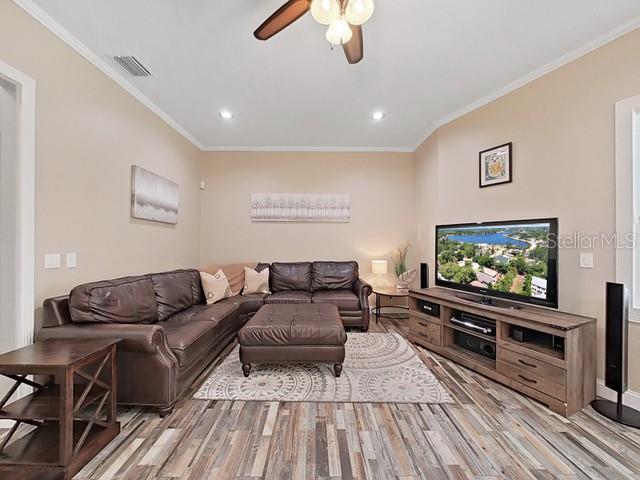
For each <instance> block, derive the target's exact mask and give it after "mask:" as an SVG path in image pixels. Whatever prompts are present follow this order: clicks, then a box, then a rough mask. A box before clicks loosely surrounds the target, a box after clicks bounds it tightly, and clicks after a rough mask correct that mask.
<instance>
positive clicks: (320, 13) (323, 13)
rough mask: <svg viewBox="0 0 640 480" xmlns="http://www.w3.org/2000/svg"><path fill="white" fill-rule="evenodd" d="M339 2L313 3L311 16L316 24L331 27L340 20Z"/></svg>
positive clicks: (314, 1)
mask: <svg viewBox="0 0 640 480" xmlns="http://www.w3.org/2000/svg"><path fill="white" fill-rule="evenodd" d="M340 13H341V9H340V1H339V0H313V1H312V2H311V15H313V18H314V19H315V20H316V22H318V23H321V24H322V25H331V24H332V23H334V22H335V21H336V20H338V19H339V18H340Z"/></svg>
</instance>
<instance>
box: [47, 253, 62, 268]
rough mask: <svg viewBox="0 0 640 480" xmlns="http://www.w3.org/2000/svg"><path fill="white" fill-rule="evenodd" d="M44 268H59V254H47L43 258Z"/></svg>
mask: <svg viewBox="0 0 640 480" xmlns="http://www.w3.org/2000/svg"><path fill="white" fill-rule="evenodd" d="M44 268H46V269H51V268H60V254H59V253H47V254H45V256H44Z"/></svg>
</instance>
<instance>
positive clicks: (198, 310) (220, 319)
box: [159, 304, 239, 367]
mask: <svg viewBox="0 0 640 480" xmlns="http://www.w3.org/2000/svg"><path fill="white" fill-rule="evenodd" d="M237 311H238V306H237V305H233V304H230V305H220V304H215V305H194V306H193V307H191V308H188V309H187V310H184V311H182V312H179V313H177V314H175V315H174V316H172V317H171V318H169V319H168V320H167V321H165V322H161V323H159V325H162V328H164V332H165V335H166V337H167V343H168V344H169V348H171V351H172V352H173V353H174V355H175V356H176V358H177V359H178V363H179V364H180V366H181V367H183V366H185V365H189V364H191V363H192V362H194V361H196V360H197V359H198V358H200V357H201V354H202V353H203V352H205V351H206V350H208V349H210V348H212V347H213V346H214V345H215V344H216V343H217V342H219V341H220V339H221V338H222V337H223V336H224V334H225V333H226V332H229V331H230V330H237V329H238V327H239V325H238V315H237V313H236V312H237Z"/></svg>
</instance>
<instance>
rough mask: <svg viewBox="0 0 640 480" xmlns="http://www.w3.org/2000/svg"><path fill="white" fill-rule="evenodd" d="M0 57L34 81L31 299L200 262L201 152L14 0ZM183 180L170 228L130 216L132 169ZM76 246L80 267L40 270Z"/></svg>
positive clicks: (0, 39) (2, 10)
mask: <svg viewBox="0 0 640 480" xmlns="http://www.w3.org/2000/svg"><path fill="white" fill-rule="evenodd" d="M0 18H1V19H2V28H1V29H0V59H1V60H2V61H4V62H6V63H8V64H9V65H11V66H13V67H14V68H16V69H18V70H20V71H22V72H23V73H25V74H27V75H29V76H31V77H32V78H34V79H35V80H36V82H37V131H36V142H37V143H36V305H37V306H40V305H41V304H42V300H43V299H44V298H45V297H47V296H51V295H57V294H62V293H65V292H68V290H69V289H70V288H71V287H72V286H74V285H76V284H78V283H80V282H83V281H88V280H96V279H101V278H108V277H113V276H117V275H126V274H132V273H141V272H145V271H149V270H162V269H168V268H173V267H183V266H190V265H191V266H196V265H197V264H198V260H199V238H200V231H199V230H200V203H199V202H200V192H199V189H198V182H199V163H198V158H199V155H200V152H199V151H198V150H197V149H196V148H194V147H193V146H192V145H191V144H190V143H189V142H187V141H186V140H185V139H184V138H182V137H181V136H180V135H179V134H177V133H176V132H175V131H174V130H173V129H172V128H170V127H169V126H167V125H166V124H165V123H164V122H163V121H162V120H160V119H159V118H158V117H156V116H155V115H154V114H153V113H151V112H150V111H149V110H148V109H147V108H146V107H144V106H143V105H142V104H141V103H139V102H138V101H136V100H135V99H134V98H133V97H131V96H130V95H128V94H127V93H126V92H125V91H124V90H123V89H121V88H120V87H119V86H118V85H117V84H115V83H114V82H113V81H112V80H111V79H109V78H108V77H107V76H105V75H104V74H103V73H101V72H100V71H99V70H97V69H96V68H94V67H93V66H92V65H91V64H89V63H88V62H87V61H86V60H84V59H83V58H82V57H81V56H80V55H78V54H77V53H76V52H75V51H73V50H72V49H71V48H70V47H69V46H67V45H66V44H65V43H64V42H63V41H62V40H60V39H58V37H56V36H55V35H54V34H52V33H51V32H49V31H48V30H47V29H46V28H44V27H43V26H41V25H40V24H39V23H38V22H36V21H35V20H33V18H31V17H30V16H29V15H27V14H26V13H25V12H24V11H22V10H21V9H20V8H19V7H17V6H16V5H14V4H13V2H10V1H3V2H0ZM133 163H136V164H139V165H141V166H144V167H145V168H147V169H149V170H152V171H154V172H156V173H158V174H160V175H163V176H166V177H168V178H170V179H172V180H174V181H176V182H178V183H179V184H180V223H179V225H177V226H176V227H173V226H163V225H161V224H156V223H150V222H143V221H135V220H131V219H130V216H129V203H130V175H131V173H130V169H131V165H132V164H133ZM48 252H59V253H64V252H77V254H78V268H76V269H69V270H67V269H64V268H63V269H60V270H46V271H45V270H44V269H43V264H44V258H43V257H44V254H45V253H48Z"/></svg>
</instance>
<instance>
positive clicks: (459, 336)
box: [453, 330, 496, 360]
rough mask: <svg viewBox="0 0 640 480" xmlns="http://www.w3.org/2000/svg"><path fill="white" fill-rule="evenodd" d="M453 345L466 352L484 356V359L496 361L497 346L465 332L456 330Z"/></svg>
mask: <svg viewBox="0 0 640 480" xmlns="http://www.w3.org/2000/svg"><path fill="white" fill-rule="evenodd" d="M453 343H455V344H456V345H458V346H459V347H462V348H464V349H465V350H470V351H472V352H474V353H477V354H479V355H482V356H483V357H486V358H490V359H492V360H495V359H496V346H495V344H494V343H493V342H489V341H487V340H483V339H482V338H479V337H476V336H475V335H470V334H468V333H465V332H460V331H458V330H454V332H453Z"/></svg>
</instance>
